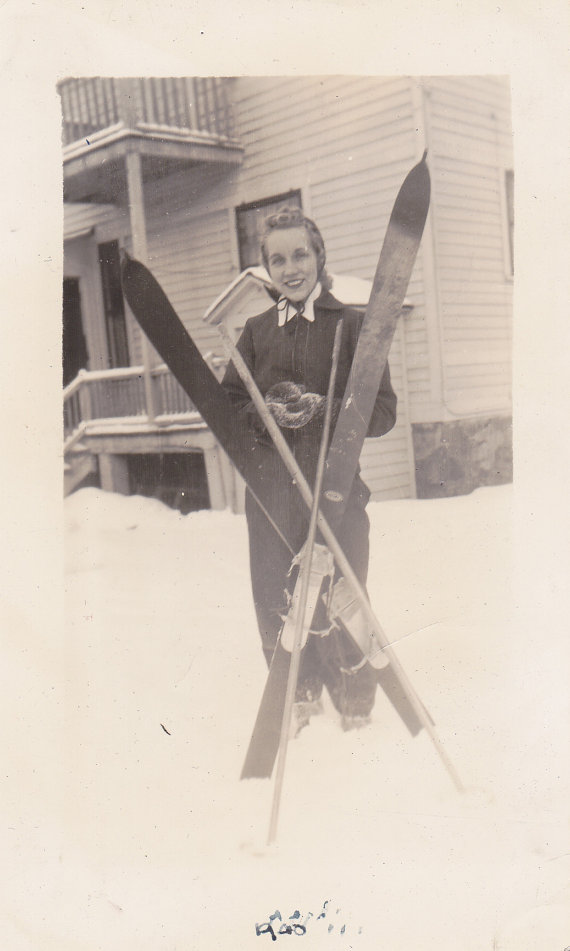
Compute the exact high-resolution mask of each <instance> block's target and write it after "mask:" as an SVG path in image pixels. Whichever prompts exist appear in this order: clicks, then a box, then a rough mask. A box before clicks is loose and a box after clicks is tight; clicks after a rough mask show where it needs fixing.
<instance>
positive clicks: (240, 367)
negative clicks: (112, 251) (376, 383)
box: [218, 324, 464, 792]
mask: <svg viewBox="0 0 570 951" xmlns="http://www.w3.org/2000/svg"><path fill="white" fill-rule="evenodd" d="M218 330H219V332H220V334H221V336H222V339H223V341H224V343H225V344H226V347H227V350H228V355H229V356H230V357H231V359H232V361H233V363H234V366H235V368H236V370H237V372H238V374H239V376H240V378H241V380H242V381H243V384H244V386H245V387H246V389H247V391H248V393H249V395H250V396H251V399H252V402H253V403H254V405H255V408H256V409H257V411H258V413H259V415H260V416H261V419H262V421H263V424H264V426H265V428H266V429H267V431H268V433H269V435H270V436H271V438H272V440H273V442H274V444H275V447H276V449H277V450H278V452H279V454H280V456H281V458H282V460H283V462H284V464H285V466H286V467H287V469H288V471H289V473H290V475H291V476H292V478H293V482H294V483H295V484H296V485H297V488H298V490H299V492H300V493H301V496H302V497H303V500H304V501H305V503H306V504H307V506H308V507H309V508H312V505H313V493H312V492H311V488H310V486H309V484H308V482H307V480H306V479H305V476H304V475H303V472H302V470H301V468H300V467H299V464H298V463H297V460H296V459H295V457H294V455H293V453H292V452H291V449H290V448H289V445H288V444H287V442H286V440H285V437H284V436H283V433H282V432H281V430H280V429H279V426H278V425H277V423H276V422H275V420H274V419H273V416H272V415H271V412H270V411H269V409H268V407H267V406H266V403H265V400H264V399H263V396H262V395H261V393H260V391H259V388H258V386H257V384H256V382H255V380H254V379H253V376H252V375H251V372H250V370H249V367H248V366H247V364H246V362H245V360H244V359H243V357H242V355H241V353H240V352H239V350H238V349H237V347H236V345H235V343H234V342H233V340H232V339H231V337H230V335H229V332H228V330H227V328H226V327H225V326H224V325H223V324H220V325H219V327H218ZM317 525H318V527H319V528H320V530H321V533H322V535H323V538H324V539H325V542H326V543H327V545H328V547H329V548H330V550H331V551H332V553H333V556H334V558H335V561H336V563H337V565H338V567H339V569H340V571H341V573H342V574H343V575H344V577H345V578H346V580H347V582H348V584H349V585H350V587H351V589H352V591H353V592H354V595H355V597H357V598H358V600H359V602H360V604H361V606H362V609H363V611H364V613H365V615H366V618H367V620H368V622H369V624H370V625H371V627H372V629H373V630H374V632H375V633H376V635H377V638H378V640H379V642H380V645H381V647H380V648H379V649H381V650H383V651H384V653H385V654H386V656H387V657H388V660H389V661H390V662H391V664H392V667H393V670H394V673H395V674H396V676H397V677H398V680H399V681H400V685H401V687H402V690H403V691H404V694H405V695H406V697H407V699H408V700H409V701H410V704H411V706H412V707H413V709H414V711H415V713H416V715H417V717H418V719H419V721H420V723H421V724H422V726H423V727H424V729H425V730H426V732H427V734H428V736H429V737H430V739H431V741H432V743H433V745H434V747H435V750H436V752H437V753H438V755H439V757H440V759H441V761H442V763H443V765H444V766H445V768H446V770H447V772H448V773H449V775H450V777H451V779H452V781H453V783H454V785H455V787H456V789H457V790H458V791H459V792H463V791H464V786H463V783H462V782H461V779H460V778H459V775H458V773H457V771H456V769H455V767H454V766H453V763H452V762H451V760H450V758H449V756H448V755H447V753H446V751H445V749H444V747H443V745H442V742H441V740H440V739H439V736H438V735H437V732H436V730H435V727H434V725H433V724H432V722H431V720H430V718H429V716H428V714H427V713H426V710H425V707H424V705H423V703H422V702H421V700H420V698H419V696H418V694H417V693H416V691H415V688H414V687H413V685H412V683H411V681H410V679H409V678H408V676H407V674H406V672H405V670H404V668H403V667H402V665H401V663H400V661H399V660H398V657H397V655H396V653H395V651H394V649H393V647H391V645H390V642H389V640H388V638H387V637H386V634H385V633H384V631H383V629H382V626H381V625H380V622H379V621H378V619H377V618H376V616H375V614H374V611H373V610H372V607H371V605H370V602H369V600H368V598H367V596H366V593H365V591H364V589H363V587H362V585H361V584H360V581H359V580H358V578H357V577H356V574H355V573H354V571H353V569H352V566H351V564H350V562H349V561H348V558H347V557H346V555H345V554H344V552H343V550H342V548H341V546H340V545H339V543H338V542H337V540H336V536H335V534H334V532H333V531H332V529H331V528H330V526H329V524H328V522H327V521H326V519H325V517H324V515H323V514H322V513H321V512H320V510H319V513H318V516H317Z"/></svg>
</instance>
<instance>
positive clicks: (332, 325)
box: [223, 207, 396, 728]
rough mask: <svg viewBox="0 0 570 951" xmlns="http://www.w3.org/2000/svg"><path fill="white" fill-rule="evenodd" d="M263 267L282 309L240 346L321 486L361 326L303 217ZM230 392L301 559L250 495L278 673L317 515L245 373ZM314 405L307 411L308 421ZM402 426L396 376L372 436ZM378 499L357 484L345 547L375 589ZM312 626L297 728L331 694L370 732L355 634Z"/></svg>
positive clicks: (229, 383)
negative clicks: (279, 648)
mask: <svg viewBox="0 0 570 951" xmlns="http://www.w3.org/2000/svg"><path fill="white" fill-rule="evenodd" d="M261 252H262V257H263V262H264V264H265V266H266V268H267V270H268V271H269V275H270V277H271V280H272V282H273V285H274V287H275V291H276V295H278V300H277V302H276V303H275V304H274V305H273V306H272V307H271V308H270V309H269V310H267V311H265V312H264V313H263V314H259V315H258V316H257V317H252V318H251V319H250V320H248V321H247V323H246V325H245V327H244V330H243V333H242V335H241V337H240V339H239V341H238V349H239V351H240V353H241V355H242V357H243V358H244V360H245V362H246V364H247V366H248V368H249V370H250V371H251V374H252V375H253V377H254V380H255V382H256V384H257V386H258V388H259V390H260V391H261V393H262V395H263V397H264V398H265V401H266V403H267V406H268V407H269V409H270V411H271V413H272V414H273V416H274V417H275V419H276V421H277V422H278V424H279V426H280V427H281V428H282V429H283V435H284V436H285V438H286V440H287V442H288V443H289V446H290V448H291V449H292V451H293V453H294V455H295V458H296V460H297V463H298V465H299V466H300V468H301V470H302V471H303V473H304V475H305V477H306V478H307V480H308V482H309V483H310V484H313V483H314V478H315V471H316V465H317V459H318V453H319V446H320V441H321V434H322V427H323V416H324V413H323V404H324V402H325V394H326V393H327V390H328V383H329V376H330V370H331V363H332V349H333V340H334V336H335V330H336V327H337V324H338V323H339V322H340V321H342V336H341V346H340V357H339V362H338V369H337V376H336V386H335V392H334V399H335V403H336V404H337V405H338V403H339V402H340V399H341V397H342V395H343V393H344V390H345V387H346V383H347V380H348V376H349V373H350V367H351V364H352V359H353V356H354V352H355V349H356V343H357V340H358V334H359V331H360V326H361V322H362V317H361V315H360V314H359V313H358V312H357V311H356V310H354V309H352V308H348V307H345V306H344V305H343V304H341V303H340V302H339V301H338V300H336V298H335V297H333V295H332V294H331V293H330V290H329V286H330V282H329V279H328V275H327V273H326V270H325V263H326V253H325V245H324V241H323V238H322V236H321V233H320V231H319V229H318V228H317V226H316V225H315V223H314V222H313V221H311V219H309V218H306V217H305V216H304V215H303V213H302V211H301V209H299V208H291V207H284V208H281V209H279V210H278V211H277V212H276V213H275V214H272V215H271V216H270V217H269V218H268V219H267V220H266V222H265V230H264V233H263V237H262V241H261ZM223 383H224V386H225V388H226V390H227V392H228V393H229V395H230V398H231V399H232V401H233V402H234V403H235V404H236V406H238V408H239V409H240V410H241V411H242V412H243V413H244V414H245V415H246V418H247V419H248V421H249V424H250V426H251V428H252V430H253V431H254V432H255V433H256V438H257V441H258V443H259V460H260V462H259V465H260V471H261V477H262V479H263V480H264V481H265V482H266V484H267V498H268V500H270V504H269V506H268V509H269V511H271V512H272V513H273V515H274V516H275V521H276V523H277V524H278V525H280V526H281V527H282V528H283V529H284V536H285V537H286V538H288V539H289V540H290V541H291V543H292V544H293V546H294V549H293V550H292V549H291V548H289V546H288V545H287V544H286V543H285V542H284V540H283V536H280V535H279V534H277V532H276V530H275V528H274V525H273V524H272V523H270V522H269V521H268V518H267V516H266V514H265V513H264V512H263V511H262V510H261V508H260V507H259V506H258V504H257V502H256V501H255V499H254V498H253V496H252V495H251V493H249V492H247V493H246V516H247V522H248V530H249V545H250V568H251V580H252V589H253V598H254V602H255V608H256V613H257V621H258V626H259V631H260V635H261V642H262V647H263V652H264V655H265V658H266V660H267V663H268V664H269V663H270V661H271V658H272V655H273V652H274V650H275V647H276V644H277V641H278V637H279V634H280V630H281V628H282V625H283V617H284V616H285V615H286V613H287V609H288V603H289V600H290V595H291V592H292V590H293V587H294V584H295V580H296V573H297V569H296V568H294V569H292V568H291V565H292V561H293V558H294V556H295V555H296V554H297V553H298V552H299V551H300V550H301V548H302V546H303V544H304V542H305V539H306V535H307V528H308V513H307V511H306V508H305V506H304V503H303V501H302V499H301V497H300V495H299V493H298V491H297V487H296V486H295V484H294V483H293V482H292V480H291V479H290V478H288V477H287V476H286V475H284V470H283V467H282V466H279V460H278V456H277V451H276V449H275V447H274V446H273V443H272V441H271V439H270V438H269V436H268V434H267V432H266V430H265V427H264V426H263V423H262V421H261V418H260V417H259V415H258V414H257V410H256V409H255V407H254V405H253V403H252V402H251V400H250V397H249V394H248V392H247V390H246V389H245V387H244V384H243V383H242V381H241V379H240V377H239V375H238V373H237V371H236V369H235V367H234V366H233V364H230V365H229V367H228V369H227V371H226V374H225V377H224V381H223ZM301 403H302V404H303V413H301V414H300V413H299V412H298V408H299V405H300V404H301ZM395 419H396V396H395V394H394V392H393V390H392V387H391V384H390V373H389V370H388V368H386V371H385V373H384V375H383V377H382V381H381V383H380V387H379V390H378V394H377V398H376V402H375V406H374V411H373V413H372V417H371V423H370V428H369V431H368V435H370V436H381V435H383V434H384V433H386V432H388V431H389V430H390V429H391V428H392V427H393V425H394V422H395ZM369 497H370V492H369V490H368V488H367V486H366V485H365V484H364V482H363V481H362V479H361V478H360V475H359V474H357V475H356V477H355V479H354V481H353V483H352V487H351V491H350V494H349V498H348V502H347V505H346V509H345V514H344V518H343V520H342V522H341V524H340V527H339V529H338V531H337V538H338V541H339V542H340V545H341V547H342V548H343V550H344V552H345V555H346V556H347V558H348V559H349V561H350V562H351V564H352V567H353V569H354V571H355V572H356V574H357V575H358V577H359V580H360V582H361V583H362V584H363V585H364V584H365V583H366V575H367V570H368V535H369V522H368V516H367V514H366V511H365V509H366V504H367V502H368V499H369ZM313 627H314V628H315V629H316V630H319V631H325V632H326V631H329V629H330V633H329V634H328V636H327V637H311V638H309V640H308V642H307V645H306V647H305V648H304V650H303V654H302V657H301V666H300V672H299V679H298V687H297V693H296V702H297V707H296V712H297V716H298V723H300V724H302V723H304V722H307V720H308V716H309V715H310V714H311V713H313V712H318V711H319V705H320V696H321V693H322V689H323V686H326V688H327V690H328V692H329V694H330V696H331V699H332V701H333V703H334V705H335V707H336V709H337V710H338V711H339V713H340V714H341V716H342V721H343V725H344V726H345V727H346V728H349V727H352V726H355V725H360V724H361V723H364V722H367V718H368V716H369V714H370V712H371V710H372V707H373V705H374V697H375V692H376V675H375V673H374V671H373V670H372V668H371V667H370V666H369V665H368V664H361V663H360V661H361V656H362V655H361V654H360V653H359V652H356V656H355V650H356V649H355V648H354V646H353V644H352V641H351V640H350V638H349V637H348V635H347V633H346V632H345V631H344V630H343V629H342V628H341V627H339V626H335V627H332V628H331V623H330V621H329V619H328V617H327V614H326V610H325V607H324V604H322V605H320V607H319V609H317V611H316V613H315V617H314V620H313Z"/></svg>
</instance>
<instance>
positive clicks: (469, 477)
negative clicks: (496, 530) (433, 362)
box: [412, 417, 513, 499]
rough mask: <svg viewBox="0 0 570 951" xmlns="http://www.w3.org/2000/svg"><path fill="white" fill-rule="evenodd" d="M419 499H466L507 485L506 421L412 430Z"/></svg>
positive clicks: (423, 426) (510, 473) (510, 472)
mask: <svg viewBox="0 0 570 951" xmlns="http://www.w3.org/2000/svg"><path fill="white" fill-rule="evenodd" d="M412 437H413V443H414V457H415V466H416V485H417V494H418V498H419V499H437V498H444V497H446V496H451V495H467V494H468V493H469V492H472V491H473V489H477V488H479V486H483V485H503V484H505V483H507V482H512V479H513V449H512V422H511V419H510V418H507V417H490V418H485V419H461V420H454V421H453V422H447V423H414V424H412Z"/></svg>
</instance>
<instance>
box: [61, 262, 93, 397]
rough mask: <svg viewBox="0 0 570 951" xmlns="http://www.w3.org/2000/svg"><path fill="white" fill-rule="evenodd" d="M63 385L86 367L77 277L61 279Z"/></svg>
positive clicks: (87, 360)
mask: <svg viewBox="0 0 570 951" xmlns="http://www.w3.org/2000/svg"><path fill="white" fill-rule="evenodd" d="M62 349H63V385H64V386H67V384H68V383H71V381H72V380H74V379H75V377H76V376H77V374H78V373H79V371H80V370H83V369H87V366H88V364H89V354H88V352H87V342H86V340H85V334H84V332H83V318H82V314H81V292H80V289H79V278H78V277H65V278H64V279H63V342H62Z"/></svg>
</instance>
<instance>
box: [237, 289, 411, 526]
mask: <svg viewBox="0 0 570 951" xmlns="http://www.w3.org/2000/svg"><path fill="white" fill-rule="evenodd" d="M314 315H315V319H314V321H312V322H310V321H308V320H305V318H304V317H294V318H293V319H292V320H290V321H288V322H287V323H286V324H285V326H284V327H279V326H278V314H277V305H273V306H272V307H270V308H269V309H268V310H266V311H265V312H264V313H262V314H258V315H257V316H256V317H251V318H250V319H249V320H248V321H247V322H246V324H245V327H244V329H243V332H242V334H241V336H240V339H239V340H238V343H237V347H238V350H239V351H240V353H241V355H242V357H243V358H244V360H245V362H246V364H247V366H248V367H249V369H250V371H251V373H252V375H253V378H254V380H255V382H256V383H257V385H258V387H259V389H260V391H261V393H262V395H263V396H265V394H266V393H267V391H268V390H269V389H270V387H272V386H273V385H274V384H275V383H282V382H285V381H292V382H294V383H298V384H301V385H303V386H304V387H305V388H306V390H307V392H309V393H319V394H321V395H323V396H325V395H326V393H327V390H328V384H329V377H330V371H331V363H332V349H333V341H334V334H335V329H336V324H337V321H338V320H339V319H341V318H342V320H343V331H342V339H341V347H340V357H339V364H338V370H337V378H336V386H335V397H336V398H339V399H340V398H342V396H343V395H344V391H345V388H346V384H347V381H348V377H349V373H350V367H351V364H352V359H353V356H354V352H355V349H356V344H357V341H358V334H359V332H360V327H361V325H362V320H363V316H362V315H361V314H360V313H359V312H358V311H357V310H355V309H353V308H350V307H346V306H345V305H344V304H341V303H340V302H339V301H338V300H336V298H335V297H333V295H332V294H331V293H330V292H329V291H323V292H322V293H321V294H320V296H319V297H318V299H317V300H316V301H315V304H314ZM222 384H223V386H224V388H225V389H226V391H227V392H228V394H229V396H230V399H231V400H232V401H233V402H234V404H235V405H236V406H238V407H239V408H240V409H242V410H243V412H244V413H246V414H247V415H248V417H249V419H250V425H251V426H252V428H253V429H254V430H255V431H256V433H257V438H258V441H259V442H260V444H261V445H263V446H264V447H265V449H266V451H265V452H263V453H262V457H261V458H262V460H263V465H264V468H265V471H266V474H267V478H268V479H271V478H272V468H273V466H272V464H271V463H272V458H271V457H272V456H275V454H276V452H277V450H276V449H275V448H274V446H273V443H272V441H271V439H270V437H269V435H268V434H267V433H266V432H265V430H264V428H263V426H262V424H261V421H260V419H259V417H258V414H257V411H256V410H255V407H254V406H253V403H252V402H251V400H250V396H249V393H248V392H247V390H246V388H245V386H244V384H243V382H242V381H241V379H240V377H239V374H238V373H237V371H236V369H235V367H234V366H233V364H232V363H230V364H229V365H228V368H227V370H226V373H225V375H224V378H223V381H222ZM396 402H397V400H396V395H395V393H394V391H393V389H392V386H391V383H390V370H389V368H388V366H386V370H385V371H384V375H383V377H382V380H381V383H380V387H379V389H378V395H377V398H376V402H375V405H374V410H373V412H372V416H371V419H370V425H369V429H368V435H369V436H382V435H384V433H387V432H389V431H390V430H391V429H392V427H393V426H394V423H395V421H396ZM322 423H323V420H322V416H321V417H320V418H318V419H314V420H311V422H309V423H308V424H307V425H306V426H304V427H302V428H301V429H284V430H282V432H283V435H284V436H285V438H286V440H287V442H288V443H289V445H290V447H291V449H292V450H293V453H294V455H295V457H296V459H297V462H298V464H299V466H300V467H301V469H302V470H303V473H304V475H305V476H306V478H307V480H308V481H309V483H310V484H312V482H313V481H314V475H315V470H316V464H317V458H318V452H319V444H320V436H321V432H322ZM331 438H332V435H331ZM355 483H356V484H355V485H354V486H353V490H355V491H356V493H357V495H358V496H360V499H361V504H364V505H365V504H366V502H367V501H368V498H369V492H368V489H367V488H366V487H365V486H364V483H363V482H362V480H361V479H360V478H359V476H357V477H356V479H355ZM275 488H276V490H277V487H275ZM280 491H284V487H283V486H282V487H281V490H280ZM292 492H293V494H294V493H295V492H296V490H295V489H294V488H293V489H292ZM286 494H288V493H287V492H286ZM283 501H284V500H283ZM279 507H281V506H279Z"/></svg>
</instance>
